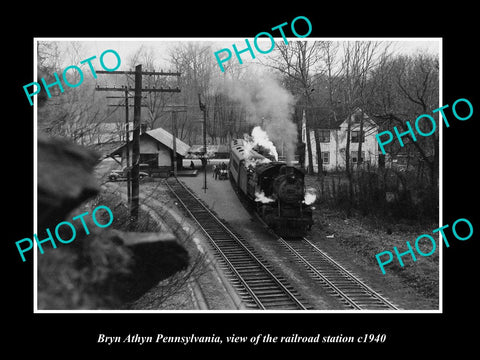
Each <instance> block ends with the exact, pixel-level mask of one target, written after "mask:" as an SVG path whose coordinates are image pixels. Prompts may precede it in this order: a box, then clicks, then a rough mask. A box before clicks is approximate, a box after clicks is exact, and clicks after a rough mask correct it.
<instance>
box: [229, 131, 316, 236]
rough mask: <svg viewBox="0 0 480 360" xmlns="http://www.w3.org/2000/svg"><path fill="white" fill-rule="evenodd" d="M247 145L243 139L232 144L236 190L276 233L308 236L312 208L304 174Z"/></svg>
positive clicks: (233, 180)
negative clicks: (252, 205)
mask: <svg viewBox="0 0 480 360" xmlns="http://www.w3.org/2000/svg"><path fill="white" fill-rule="evenodd" d="M245 145H246V144H245V140H242V139H236V140H233V141H232V144H231V150H230V164H229V176H230V180H231V181H232V183H233V185H234V187H236V188H237V191H238V192H239V193H240V194H241V195H243V196H245V197H246V198H247V199H248V201H249V202H250V203H252V204H255V210H256V212H257V213H258V215H259V216H260V218H261V219H262V220H263V221H264V222H265V223H266V224H267V225H268V226H269V227H270V228H271V229H272V230H273V231H274V232H275V233H276V234H278V235H280V236H285V237H301V236H304V235H305V234H306V232H307V230H310V228H311V226H312V225H313V220H312V209H311V207H310V206H309V205H306V204H305V203H304V197H305V184H304V173H303V172H302V171H301V170H300V169H297V168H295V167H293V166H288V165H287V164H286V163H285V162H279V161H271V160H270V159H268V157H267V156H265V155H262V154H261V153H260V152H258V151H255V150H253V149H248V150H247V148H246V147H245Z"/></svg>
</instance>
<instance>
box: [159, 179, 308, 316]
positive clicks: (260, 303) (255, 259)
mask: <svg viewBox="0 0 480 360" xmlns="http://www.w3.org/2000/svg"><path fill="white" fill-rule="evenodd" d="M176 183H177V184H178V185H179V186H180V187H181V189H182V190H183V191H185V192H186V193H187V194H188V195H189V196H190V200H191V201H192V200H193V201H194V203H195V205H198V206H200V209H201V211H203V212H204V213H206V214H208V216H209V219H208V220H211V221H213V222H214V224H216V225H217V226H220V228H221V229H222V230H223V231H224V233H225V234H226V235H228V237H229V238H230V239H231V240H232V241H233V242H234V244H236V245H240V248H241V249H242V250H243V251H245V252H246V254H247V255H248V257H249V259H251V260H252V261H253V262H254V265H255V266H258V267H260V269H262V270H263V271H264V272H265V273H266V274H267V276H268V279H267V280H273V282H274V283H275V284H276V285H277V286H278V287H279V288H280V290H281V291H282V292H283V293H284V294H285V295H287V296H288V298H289V299H290V300H291V301H293V303H294V304H295V306H296V307H298V308H299V309H301V310H306V309H307V308H306V307H305V305H304V304H303V303H302V302H301V301H300V300H298V298H297V296H296V295H295V294H293V293H292V292H291V291H290V290H289V289H288V288H287V287H286V286H285V285H284V284H283V283H282V282H281V280H279V279H278V277H277V276H276V275H275V274H273V273H272V272H271V271H270V270H269V269H268V268H267V267H266V266H265V264H264V262H263V261H262V260H260V259H259V258H258V256H256V255H255V254H254V253H253V252H252V251H251V250H250V249H249V248H248V247H247V246H246V244H244V242H243V241H242V240H241V239H240V238H239V237H238V236H237V235H236V234H234V233H233V232H232V231H231V230H230V229H229V228H228V227H227V226H226V225H225V224H224V223H222V222H221V221H220V220H219V219H218V218H217V217H216V216H215V215H214V214H213V213H212V212H211V211H210V209H208V208H207V207H206V206H205V205H204V204H203V203H202V202H201V201H200V200H199V199H198V198H197V197H196V196H195V195H194V194H193V193H192V192H191V191H190V190H189V189H187V188H186V187H185V186H184V185H183V184H182V183H181V182H180V181H178V179H177V180H176ZM167 186H168V188H169V189H170V190H171V191H172V193H173V194H174V195H175V197H176V198H177V199H178V200H179V202H180V203H181V204H182V206H183V207H184V208H185V210H186V211H187V213H188V214H189V215H190V216H191V217H192V219H193V220H194V221H195V222H196V223H197V224H198V225H199V227H200V228H201V229H202V230H203V232H204V233H205V235H206V236H207V238H208V239H209V241H210V243H211V244H212V245H213V247H214V248H215V250H217V252H218V253H219V254H220V256H221V257H222V259H223V260H224V261H225V263H226V265H227V266H228V268H229V269H230V270H231V271H232V272H233V273H234V275H235V277H236V278H237V279H238V280H239V281H240V282H241V284H242V285H243V287H244V288H245V290H246V291H247V292H248V293H249V294H250V296H251V297H252V299H253V300H254V302H255V303H256V304H257V306H258V307H259V308H260V309H263V310H266V309H267V308H266V306H265V304H264V301H263V300H262V299H260V298H259V296H257V294H256V293H255V290H253V289H252V288H251V286H250V285H249V284H248V283H247V281H246V280H245V278H244V276H242V274H240V273H239V271H238V270H237V268H236V266H235V264H233V263H232V261H231V260H237V259H231V256H230V257H229V256H228V255H227V254H226V253H225V251H224V250H222V249H221V248H220V246H219V245H218V243H217V241H216V240H215V239H214V238H213V237H212V236H211V234H210V233H209V230H208V229H206V226H205V225H206V224H202V223H201V222H200V220H199V219H198V218H197V216H195V214H194V213H193V212H192V211H191V209H190V208H189V206H188V205H187V204H186V203H185V201H184V200H185V199H182V198H181V197H180V195H179V194H178V192H177V191H175V189H173V187H172V186H171V184H170V183H168V181H167ZM203 221H206V220H203Z"/></svg>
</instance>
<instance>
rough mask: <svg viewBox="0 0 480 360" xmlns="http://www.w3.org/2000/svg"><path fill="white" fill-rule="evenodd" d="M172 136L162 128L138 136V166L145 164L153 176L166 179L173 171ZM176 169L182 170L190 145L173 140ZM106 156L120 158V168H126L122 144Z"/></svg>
mask: <svg viewBox="0 0 480 360" xmlns="http://www.w3.org/2000/svg"><path fill="white" fill-rule="evenodd" d="M173 147H174V144H173V135H172V134H171V133H169V132H168V131H166V130H165V129H162V128H156V129H153V130H148V131H144V132H142V133H141V134H140V164H147V165H148V167H149V168H151V169H154V170H155V172H154V174H155V175H154V176H158V177H166V176H168V174H169V173H170V172H171V171H172V170H173V159H174V158H173V156H174V154H173ZM175 148H176V154H175V156H176V160H177V169H178V170H182V163H183V159H184V158H185V155H187V153H188V150H189V149H190V145H188V144H186V143H184V142H183V141H182V140H180V139H179V138H175ZM132 153H133V151H132V141H131V140H130V142H129V147H128V154H129V158H130V164H132ZM108 156H110V157H112V158H115V157H116V156H120V157H121V161H120V163H121V165H122V168H123V167H125V166H127V146H126V144H123V145H122V146H120V147H119V148H117V149H115V150H114V151H112V152H111V153H110V154H109V155H108Z"/></svg>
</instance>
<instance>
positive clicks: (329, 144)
mask: <svg viewBox="0 0 480 360" xmlns="http://www.w3.org/2000/svg"><path fill="white" fill-rule="evenodd" d="M362 117H363V129H362V133H363V136H362V137H361V138H360V123H361V119H362ZM349 120H350V165H351V166H355V165H357V163H358V149H359V144H360V142H361V143H362V149H361V157H362V160H363V164H367V163H369V164H370V165H373V166H378V159H379V151H378V143H377V140H376V138H375V136H376V135H377V134H378V125H377V124H376V123H375V121H374V120H373V119H372V118H371V117H369V116H368V115H367V114H365V113H364V112H363V111H362V110H361V109H358V108H357V109H356V110H355V111H354V113H353V114H352V115H351V117H350V119H348V118H339V116H337V115H336V114H335V113H333V112H327V111H317V112H315V115H314V119H313V123H314V124H316V127H315V128H316V129H317V131H318V135H319V136H318V137H319V140H320V151H321V156H322V160H323V170H324V171H336V170H344V169H345V166H346V156H345V152H346V145H347V133H348V131H347V129H348V121H349ZM306 137H307V134H306V128H305V114H304V116H303V119H302V142H304V143H305V144H307V138H306ZM310 143H311V147H312V160H313V169H314V171H315V172H318V165H317V164H318V163H317V151H316V142H315V134H314V129H313V128H312V127H311V128H310ZM307 146H308V145H307ZM307 151H308V150H307V149H306V148H305V167H307V166H308V155H307Z"/></svg>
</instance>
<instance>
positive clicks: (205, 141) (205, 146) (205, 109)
mask: <svg viewBox="0 0 480 360" xmlns="http://www.w3.org/2000/svg"><path fill="white" fill-rule="evenodd" d="M198 105H199V107H200V110H201V111H203V161H202V163H203V174H204V186H203V191H204V192H207V189H208V188H207V107H206V106H205V104H202V101H201V99H200V93H198Z"/></svg>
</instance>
